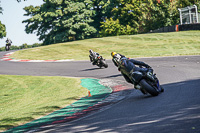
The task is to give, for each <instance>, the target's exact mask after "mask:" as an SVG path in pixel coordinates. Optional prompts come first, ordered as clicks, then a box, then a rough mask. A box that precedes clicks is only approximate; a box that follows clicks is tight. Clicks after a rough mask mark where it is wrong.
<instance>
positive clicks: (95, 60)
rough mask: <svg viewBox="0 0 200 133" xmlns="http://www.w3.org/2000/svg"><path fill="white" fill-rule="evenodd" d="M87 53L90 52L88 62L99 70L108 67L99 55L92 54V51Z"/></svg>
mask: <svg viewBox="0 0 200 133" xmlns="http://www.w3.org/2000/svg"><path fill="white" fill-rule="evenodd" d="M89 52H90V55H89V57H90V61H91V62H92V64H93V65H97V66H98V67H100V68H102V67H105V68H107V67H108V64H107V63H106V60H105V59H104V58H103V57H102V56H101V55H99V54H98V53H96V52H93V51H92V50H90V51H89Z"/></svg>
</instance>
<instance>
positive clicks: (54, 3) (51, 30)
mask: <svg viewBox="0 0 200 133" xmlns="http://www.w3.org/2000/svg"><path fill="white" fill-rule="evenodd" d="M44 2H45V3H44V4H43V5H41V6H40V7H39V6H36V7H33V6H28V7H25V8H24V10H25V11H26V14H25V16H31V18H29V19H27V20H24V21H23V23H27V24H26V29H25V30H26V33H28V34H29V33H33V32H36V33H37V36H39V40H43V41H44V44H52V43H60V42H66V41H70V40H79V39H84V38H88V37H92V36H94V34H95V33H96V29H95V28H94V27H92V26H91V25H90V23H91V22H93V20H92V19H91V17H92V15H93V11H92V10H90V9H91V7H92V2H91V1H90V0H44Z"/></svg>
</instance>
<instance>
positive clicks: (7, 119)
mask: <svg viewBox="0 0 200 133" xmlns="http://www.w3.org/2000/svg"><path fill="white" fill-rule="evenodd" d="M0 80H1V82H0V91H1V93H0V114H1V115H0V131H3V130H5V129H8V128H11V127H13V126H17V125H20V124H24V123H26V122H29V121H31V120H33V119H35V118H39V117H41V116H43V115H46V114H48V113H51V112H52V111H55V110H58V109H60V108H63V107H65V106H66V105H69V104H71V103H73V102H74V101H76V100H77V99H79V98H81V97H84V96H87V89H86V88H83V87H82V86H81V85H80V83H81V81H80V79H78V78H67V77H47V76H10V75H0Z"/></svg>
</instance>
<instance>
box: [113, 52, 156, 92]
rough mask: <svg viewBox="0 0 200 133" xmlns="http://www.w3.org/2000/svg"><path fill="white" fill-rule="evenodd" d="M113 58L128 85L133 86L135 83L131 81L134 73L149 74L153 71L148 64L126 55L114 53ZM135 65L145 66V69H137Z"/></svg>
mask: <svg viewBox="0 0 200 133" xmlns="http://www.w3.org/2000/svg"><path fill="white" fill-rule="evenodd" d="M111 56H112V57H113V59H112V61H113V62H114V64H115V66H117V67H118V70H119V71H121V74H122V75H123V77H124V78H125V79H126V81H127V82H128V83H132V84H133V82H132V81H131V80H130V79H129V76H130V74H131V73H132V72H134V71H140V72H147V71H149V70H150V71H153V70H152V69H151V67H150V66H149V65H148V64H145V63H144V62H142V61H137V60H134V59H128V58H126V57H125V56H124V55H121V54H119V53H116V52H112V53H111ZM135 65H139V66H144V67H145V68H140V67H136V66H135ZM136 87H137V86H135V88H136ZM136 89H137V88H136Z"/></svg>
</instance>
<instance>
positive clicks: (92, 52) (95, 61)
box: [89, 49, 99, 65]
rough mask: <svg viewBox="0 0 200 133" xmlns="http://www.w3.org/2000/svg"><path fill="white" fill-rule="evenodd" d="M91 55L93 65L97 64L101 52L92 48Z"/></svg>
mask: <svg viewBox="0 0 200 133" xmlns="http://www.w3.org/2000/svg"><path fill="white" fill-rule="evenodd" d="M89 53H90V55H89V57H90V61H91V62H92V64H93V65H96V63H97V61H98V60H97V57H98V56H99V53H97V52H94V51H93V50H92V49H90V50H89Z"/></svg>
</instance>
